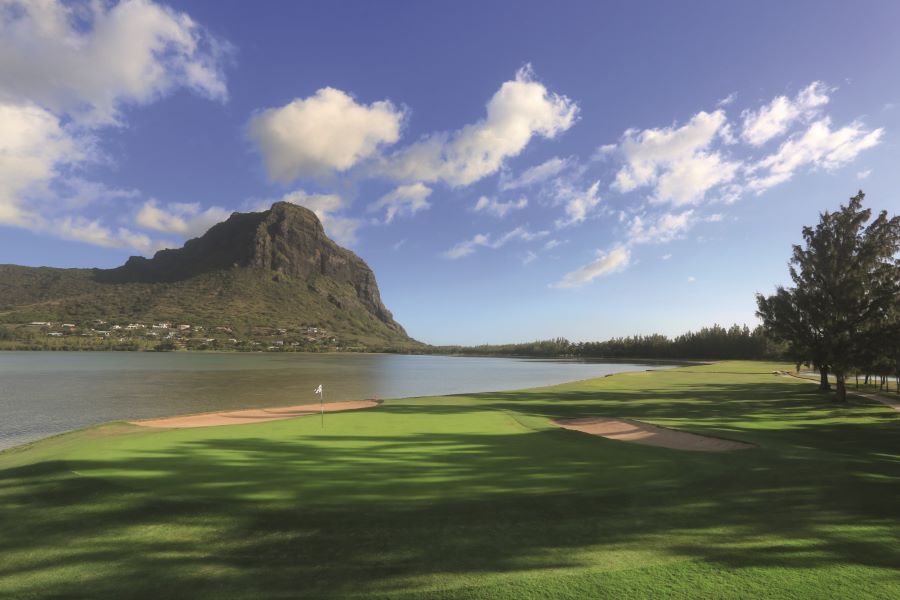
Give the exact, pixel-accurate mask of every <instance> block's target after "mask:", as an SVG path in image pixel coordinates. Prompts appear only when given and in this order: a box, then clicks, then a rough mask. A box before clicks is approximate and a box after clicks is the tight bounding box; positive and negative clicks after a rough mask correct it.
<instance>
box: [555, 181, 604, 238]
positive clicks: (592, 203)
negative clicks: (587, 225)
mask: <svg viewBox="0 0 900 600" xmlns="http://www.w3.org/2000/svg"><path fill="white" fill-rule="evenodd" d="M554 193H555V201H556V203H559V204H562V205H563V207H564V210H565V213H566V216H565V217H564V218H560V219H557V220H556V227H557V228H562V227H568V226H570V225H575V224H577V223H581V222H582V221H584V220H585V219H587V217H588V215H590V213H591V212H592V211H593V210H594V209H595V208H596V207H597V206H598V205H599V204H600V182H599V181H595V182H594V183H593V184H592V185H591V186H590V187H588V188H586V189H582V188H579V187H576V186H574V185H573V184H571V183H567V182H562V181H560V182H557V186H556V189H555V192H554Z"/></svg>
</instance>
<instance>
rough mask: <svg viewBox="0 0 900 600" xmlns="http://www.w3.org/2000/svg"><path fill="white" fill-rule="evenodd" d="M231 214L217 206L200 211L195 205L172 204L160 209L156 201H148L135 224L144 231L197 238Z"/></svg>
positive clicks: (138, 214) (139, 212)
mask: <svg viewBox="0 0 900 600" xmlns="http://www.w3.org/2000/svg"><path fill="white" fill-rule="evenodd" d="M230 214H231V213H230V212H229V211H228V210H226V209H224V208H220V207H218V206H211V207H209V208H207V209H206V210H201V209H200V205H199V204H197V203H192V204H182V203H172V204H169V205H168V206H166V207H160V206H159V205H158V204H157V202H156V200H148V201H147V202H145V203H144V204H143V206H142V207H141V209H140V210H139V211H138V213H137V216H136V218H135V222H136V223H137V224H138V225H140V226H141V227H143V228H144V229H153V230H155V231H162V232H165V233H175V234H178V235H180V236H182V237H197V236H200V235H203V234H204V233H206V231H207V230H208V229H209V228H210V227H212V226H213V225H215V224H216V223H219V222H220V221H224V220H225V219H227V218H228V216H229V215H230Z"/></svg>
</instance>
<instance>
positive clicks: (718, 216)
mask: <svg viewBox="0 0 900 600" xmlns="http://www.w3.org/2000/svg"><path fill="white" fill-rule="evenodd" d="M724 218H725V216H724V215H722V213H715V214H711V215H709V216H707V217H704V218H703V220H704V221H706V222H707V223H719V222H721V221H722V220H723V219H724Z"/></svg>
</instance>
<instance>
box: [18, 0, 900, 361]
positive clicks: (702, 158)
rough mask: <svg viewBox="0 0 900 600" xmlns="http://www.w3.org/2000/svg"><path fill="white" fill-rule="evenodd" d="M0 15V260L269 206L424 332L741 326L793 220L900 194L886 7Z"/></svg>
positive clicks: (56, 7)
mask: <svg viewBox="0 0 900 600" xmlns="http://www.w3.org/2000/svg"><path fill="white" fill-rule="evenodd" d="M263 6H264V7H265V8H267V10H261V9H260V6H259V5H258V4H256V3H248V2H227V1H217V2H179V3H177V4H171V5H166V4H162V3H154V2H150V1H149V0H142V1H131V2H123V3H115V2H110V3H81V2H74V3H58V2H54V1H51V0H45V1H40V2H39V1H34V2H27V3H26V2H20V1H18V0H11V1H9V2H6V3H3V4H0V263H16V264H25V265H48V266H59V267H86V266H98V267H110V266H115V265H118V264H120V263H122V262H123V261H124V260H125V259H126V258H127V257H128V256H129V255H132V254H143V255H152V253H153V252H154V251H155V250H157V249H159V248H162V247H173V246H178V245H180V244H181V243H183V241H184V240H185V239H187V238H189V237H193V236H196V235H199V234H201V233H202V232H203V231H204V230H205V228H206V227H208V226H209V225H210V224H212V223H215V222H216V221H218V220H221V219H224V218H225V217H227V215H228V214H230V213H231V212H232V211H247V210H258V209H260V208H263V207H266V206H267V205H268V204H270V203H271V202H273V201H276V200H281V199H285V200H288V201H292V202H296V203H298V204H303V205H305V206H308V207H310V208H312V209H314V210H315V211H316V212H317V214H319V216H320V218H322V220H323V223H324V224H325V227H326V231H328V232H329V234H330V235H331V236H332V237H334V238H335V239H336V240H338V241H339V242H340V243H342V244H344V245H346V246H348V247H350V248H351V249H353V250H354V251H355V252H357V253H358V254H359V255H360V256H361V257H362V258H363V259H365V260H366V261H367V262H368V263H369V264H370V266H371V267H372V268H373V270H374V271H375V273H376V276H377V278H378V281H379V284H380V287H381V292H382V296H383V299H384V301H385V304H386V305H387V306H388V307H389V308H390V309H391V310H392V311H393V312H394V314H395V316H396V318H397V319H398V320H399V321H400V322H401V323H402V324H403V325H404V326H406V328H407V329H408V331H409V332H410V334H411V335H413V336H414V337H416V338H418V339H421V340H423V341H427V342H432V343H466V344H472V343H485V342H509V341H526V340H531V339H536V338H544V337H551V336H558V335H562V336H566V337H568V338H570V339H573V340H592V339H605V338H608V337H611V336H617V335H629V334H633V333H652V332H661V333H666V334H678V333H681V332H683V331H685V330H687V329H691V328H698V327H700V326H703V325H706V324H711V323H714V322H718V323H727V324H730V323H732V322H740V323H744V322H746V323H749V324H753V323H755V318H754V316H753V312H754V308H755V305H754V299H753V294H754V293H755V292H757V291H763V292H767V291H769V290H771V289H772V288H773V287H774V285H776V284H778V283H785V282H786V280H787V269H786V263H787V260H788V258H789V254H790V245H791V244H792V243H797V242H798V241H799V239H800V229H801V227H802V226H803V225H806V224H813V223H814V222H815V221H816V220H817V218H818V213H819V212H820V211H823V210H830V209H834V208H836V207H837V206H838V205H839V204H840V203H842V202H845V201H846V199H847V198H848V197H849V196H851V195H853V194H854V193H855V192H856V190H857V189H859V188H862V189H864V190H865V191H866V193H867V201H868V205H869V206H870V207H871V208H873V209H876V210H880V209H887V210H889V211H891V212H897V211H898V209H900V200H898V198H897V195H896V190H897V189H900V185H898V184H900V173H898V169H897V168H896V165H897V161H898V159H900V153H898V146H897V141H898V138H897V133H896V132H897V131H898V130H900V77H898V71H897V65H898V63H897V61H898V57H900V37H898V36H897V35H896V24H897V23H898V22H900V5H898V4H897V3H894V2H867V3H864V4H861V5H851V4H850V3H821V2H809V3H804V2H792V3H782V2H754V3H747V4H746V5H745V6H739V5H738V4H737V3H720V2H690V3H669V2H659V3H616V4H612V3H597V2H584V3H579V2H567V3H536V2H535V3H532V2H509V3H500V2H492V3H482V2H471V3H469V2H453V3H449V2H448V3H443V4H439V3H436V2H378V3H376V2H330V3H287V2H285V3H277V4H276V3H272V4H264V5H263Z"/></svg>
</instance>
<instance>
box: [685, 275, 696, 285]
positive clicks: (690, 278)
mask: <svg viewBox="0 0 900 600" xmlns="http://www.w3.org/2000/svg"><path fill="white" fill-rule="evenodd" d="M695 281H697V278H696V277H694V276H693V275H691V276H690V277H688V278H687V282H688V283H694V282H695Z"/></svg>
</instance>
